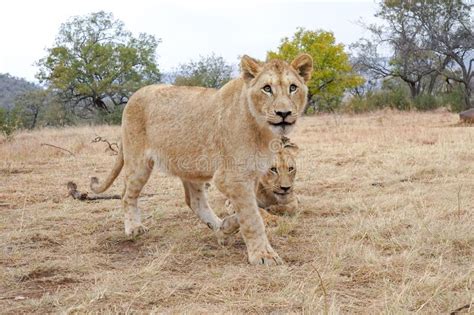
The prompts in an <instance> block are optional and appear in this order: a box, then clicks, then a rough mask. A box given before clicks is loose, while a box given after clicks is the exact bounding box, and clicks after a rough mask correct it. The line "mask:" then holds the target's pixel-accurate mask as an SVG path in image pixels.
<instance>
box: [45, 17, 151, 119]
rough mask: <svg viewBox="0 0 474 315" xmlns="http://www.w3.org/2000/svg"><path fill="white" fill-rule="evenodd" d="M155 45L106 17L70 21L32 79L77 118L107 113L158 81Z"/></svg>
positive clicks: (143, 35) (76, 18) (119, 22)
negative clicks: (56, 94)
mask: <svg viewBox="0 0 474 315" xmlns="http://www.w3.org/2000/svg"><path fill="white" fill-rule="evenodd" d="M159 42H160V41H159V40H157V39H156V38H155V37H154V36H152V35H147V34H143V33H142V34H139V36H138V37H134V36H132V34H131V33H130V32H129V31H126V30H125V29H124V23H123V22H122V21H120V20H116V19H114V17H113V15H112V14H111V13H106V12H103V11H101V12H97V13H92V14H90V15H87V16H77V17H73V18H72V19H70V20H69V21H67V22H66V23H63V24H62V25H61V27H60V29H59V34H58V35H57V37H56V41H55V44H54V46H53V47H52V48H49V49H48V50H47V52H48V54H47V56H46V57H44V58H43V59H41V60H39V62H38V66H39V67H40V70H39V72H38V74H37V78H38V79H39V80H40V82H42V83H47V84H48V85H49V86H50V88H51V89H53V90H55V91H56V92H57V93H58V95H59V96H60V97H61V99H62V101H63V102H66V103H67V104H69V106H71V107H72V108H73V109H74V111H75V113H76V114H77V115H80V116H82V117H85V118H90V117H91V116H93V114H94V113H95V112H96V111H97V110H99V111H102V112H106V113H108V112H111V111H113V109H112V108H111V107H116V106H120V105H123V104H125V103H126V102H127V101H128V98H129V97H130V95H131V94H132V93H133V92H134V91H135V90H137V89H138V88H140V87H141V86H143V85H147V84H151V83H156V82H157V81H159V79H160V72H159V70H158V66H157V63H156V61H155V59H156V58H155V55H156V48H157V46H158V43H159Z"/></svg>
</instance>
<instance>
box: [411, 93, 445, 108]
mask: <svg viewBox="0 0 474 315" xmlns="http://www.w3.org/2000/svg"><path fill="white" fill-rule="evenodd" d="M413 105H414V107H415V108H416V109H417V110H433V109H436V108H438V107H440V106H441V104H440V99H439V98H438V97H436V96H434V95H429V94H422V95H418V96H417V97H415V99H414V100H413Z"/></svg>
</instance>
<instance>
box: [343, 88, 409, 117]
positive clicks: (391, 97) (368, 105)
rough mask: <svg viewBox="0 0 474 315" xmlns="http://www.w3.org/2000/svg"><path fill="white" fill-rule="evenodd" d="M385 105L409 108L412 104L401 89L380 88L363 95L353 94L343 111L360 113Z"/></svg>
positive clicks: (403, 108)
mask: <svg viewBox="0 0 474 315" xmlns="http://www.w3.org/2000/svg"><path fill="white" fill-rule="evenodd" d="M386 107H389V108H393V109H398V110H410V109H412V108H413V105H412V102H411V100H410V98H409V96H408V95H406V93H405V92H404V91H403V90H401V89H395V90H381V91H376V92H371V93H368V94H367V95H365V96H353V97H352V98H351V99H349V100H348V101H347V102H346V104H345V106H344V111H347V112H351V113H362V112H369V111H373V110H377V109H382V108H386Z"/></svg>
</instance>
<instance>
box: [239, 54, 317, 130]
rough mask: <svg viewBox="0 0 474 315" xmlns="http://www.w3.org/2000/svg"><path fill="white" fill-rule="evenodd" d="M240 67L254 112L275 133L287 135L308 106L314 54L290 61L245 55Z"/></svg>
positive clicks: (261, 122) (300, 56)
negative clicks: (258, 59)
mask: <svg viewBox="0 0 474 315" xmlns="http://www.w3.org/2000/svg"><path fill="white" fill-rule="evenodd" d="M241 68H242V77H243V79H244V81H245V83H246V87H247V90H248V95H247V96H248V100H249V107H250V108H249V109H250V112H251V113H252V115H253V116H254V117H255V119H256V120H257V122H258V123H259V124H260V125H261V126H265V127H268V128H270V129H271V131H272V132H274V133H275V134H277V135H286V134H288V133H289V132H290V131H291V130H292V129H293V126H294V124H295V122H296V120H297V118H298V116H299V115H301V113H302V112H303V110H304V107H305V105H306V101H307V94H308V88H307V86H306V82H307V81H308V80H309V79H310V78H311V73H312V71H313V59H312V58H311V56H310V55H308V54H301V55H299V56H298V57H296V58H295V60H293V61H292V62H291V63H290V64H288V63H286V62H285V61H283V60H276V59H275V60H271V61H269V62H266V63H261V62H259V61H257V60H255V59H253V58H250V57H248V56H243V57H242V60H241Z"/></svg>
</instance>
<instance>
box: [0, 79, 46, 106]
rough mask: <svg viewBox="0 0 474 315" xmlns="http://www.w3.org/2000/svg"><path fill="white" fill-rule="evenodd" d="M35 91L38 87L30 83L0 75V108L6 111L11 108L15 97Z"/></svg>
mask: <svg viewBox="0 0 474 315" xmlns="http://www.w3.org/2000/svg"><path fill="white" fill-rule="evenodd" d="M35 89H39V87H38V86H37V85H35V84H34V83H32V82H29V81H26V80H25V79H21V78H16V77H14V76H11V75H10V74H8V73H0V107H1V108H8V109H9V108H11V107H13V102H14V100H15V98H16V97H17V96H19V95H21V94H23V93H25V92H27V91H31V90H35Z"/></svg>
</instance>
